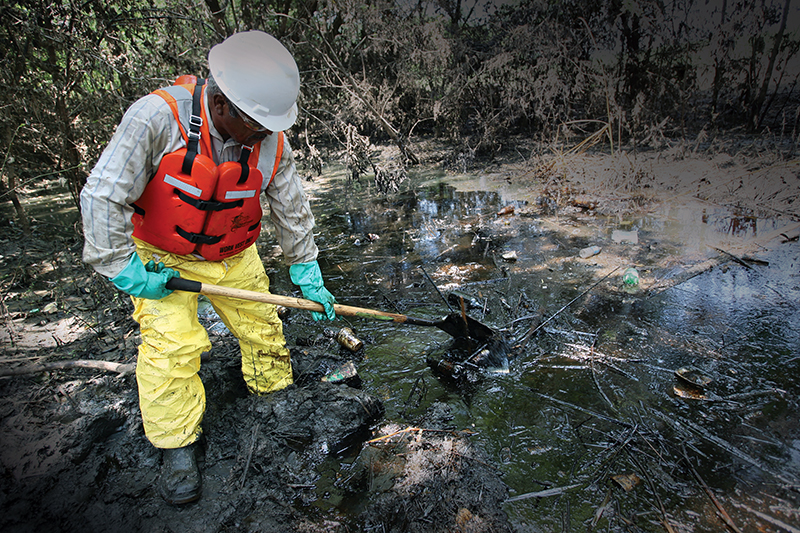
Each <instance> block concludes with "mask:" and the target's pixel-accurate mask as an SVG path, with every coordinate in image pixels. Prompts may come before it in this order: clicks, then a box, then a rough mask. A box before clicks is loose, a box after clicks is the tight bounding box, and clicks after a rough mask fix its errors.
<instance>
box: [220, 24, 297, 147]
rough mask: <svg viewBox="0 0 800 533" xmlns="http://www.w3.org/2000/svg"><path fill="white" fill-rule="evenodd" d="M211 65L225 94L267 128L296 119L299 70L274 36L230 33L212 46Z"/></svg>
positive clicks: (285, 126)
mask: <svg viewBox="0 0 800 533" xmlns="http://www.w3.org/2000/svg"><path fill="white" fill-rule="evenodd" d="M208 67H209V69H210V71H211V75H212V76H213V77H214V80H215V81H216V82H217V85H218V86H219V88H220V90H222V93H223V94H224V95H225V96H226V97H228V99H229V100H230V101H231V102H233V104H234V105H235V106H236V107H238V108H239V109H241V110H242V111H243V112H244V113H246V114H247V116H249V117H251V118H253V119H254V120H255V121H257V122H258V123H259V124H261V125H262V126H264V127H265V128H267V129H269V130H272V131H283V130H285V129H288V128H290V127H291V126H292V124H294V122H295V120H297V103H296V101H297V94H298V93H299V92H300V72H299V71H298V70H297V63H295V61H294V58H293V57H292V54H290V53H289V51H288V50H287V49H286V48H285V47H284V46H283V45H282V44H281V43H280V42H279V41H278V40H277V39H276V38H275V37H273V36H272V35H269V34H266V33H264V32H262V31H246V32H241V33H236V34H234V35H231V36H230V37H228V38H227V39H225V40H224V41H222V42H221V43H220V44H218V45H216V46H214V47H213V48H211V51H210V52H209V53H208Z"/></svg>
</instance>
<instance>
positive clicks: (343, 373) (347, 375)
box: [322, 361, 358, 383]
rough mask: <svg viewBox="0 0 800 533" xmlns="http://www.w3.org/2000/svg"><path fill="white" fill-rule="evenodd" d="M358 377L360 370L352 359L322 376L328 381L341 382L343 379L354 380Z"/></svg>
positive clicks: (323, 379)
mask: <svg viewBox="0 0 800 533" xmlns="http://www.w3.org/2000/svg"><path fill="white" fill-rule="evenodd" d="M353 378H358V370H356V365H355V364H354V363H353V362H352V361H348V362H346V363H345V364H343V365H342V366H340V367H339V368H337V369H335V370H332V371H330V372H328V373H327V374H326V375H324V376H323V377H322V381H325V382H327V383H340V382H342V381H349V380H353Z"/></svg>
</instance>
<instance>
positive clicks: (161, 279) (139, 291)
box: [111, 252, 181, 300]
mask: <svg viewBox="0 0 800 533" xmlns="http://www.w3.org/2000/svg"><path fill="white" fill-rule="evenodd" d="M179 277H181V275H180V273H179V272H178V271H177V270H173V269H171V268H166V267H165V266H164V263H158V264H156V263H155V261H148V263H147V265H143V264H142V260H141V259H139V256H138V255H137V254H136V252H134V253H132V254H131V259H130V261H128V264H127V265H126V266H125V268H123V269H122V272H120V273H119V274H117V275H116V276H115V277H113V278H111V283H113V284H114V285H115V286H116V287H117V288H118V289H119V290H121V291H123V292H125V293H127V294H130V295H131V296H136V297H137V298H147V299H150V300H160V299H161V298H164V297H166V296H169V295H170V294H172V291H171V290H169V289H167V288H166V287H165V285H166V284H167V282H168V281H169V280H171V279H172V278H179Z"/></svg>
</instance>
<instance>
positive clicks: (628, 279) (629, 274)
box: [622, 267, 639, 287]
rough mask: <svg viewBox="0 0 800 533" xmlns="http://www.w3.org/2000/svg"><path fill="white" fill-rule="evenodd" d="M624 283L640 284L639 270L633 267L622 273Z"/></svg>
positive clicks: (628, 284)
mask: <svg viewBox="0 0 800 533" xmlns="http://www.w3.org/2000/svg"><path fill="white" fill-rule="evenodd" d="M622 283H624V284H625V285H626V286H628V287H635V286H637V285H639V272H638V271H637V270H636V269H635V268H633V267H630V268H627V269H625V272H623V273H622Z"/></svg>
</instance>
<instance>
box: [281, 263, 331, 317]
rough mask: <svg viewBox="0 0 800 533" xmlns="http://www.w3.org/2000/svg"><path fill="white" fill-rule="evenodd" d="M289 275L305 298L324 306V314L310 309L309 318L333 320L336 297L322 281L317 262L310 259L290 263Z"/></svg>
mask: <svg viewBox="0 0 800 533" xmlns="http://www.w3.org/2000/svg"><path fill="white" fill-rule="evenodd" d="M289 276H290V277H291V278H292V283H294V284H295V285H299V286H300V290H302V291H303V297H304V298H305V299H306V300H313V301H315V302H317V303H321V304H322V305H323V306H325V313H324V314H323V313H317V312H315V311H312V312H311V318H313V319H314V320H325V319H327V320H333V319H334V318H336V311H334V310H333V304H335V303H336V298H334V297H333V295H332V294H331V293H330V292H328V289H326V288H325V285H324V284H323V282H322V272H321V271H320V269H319V263H317V262H316V261H310V262H308V263H298V264H296V265H292V266H290V267H289Z"/></svg>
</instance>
